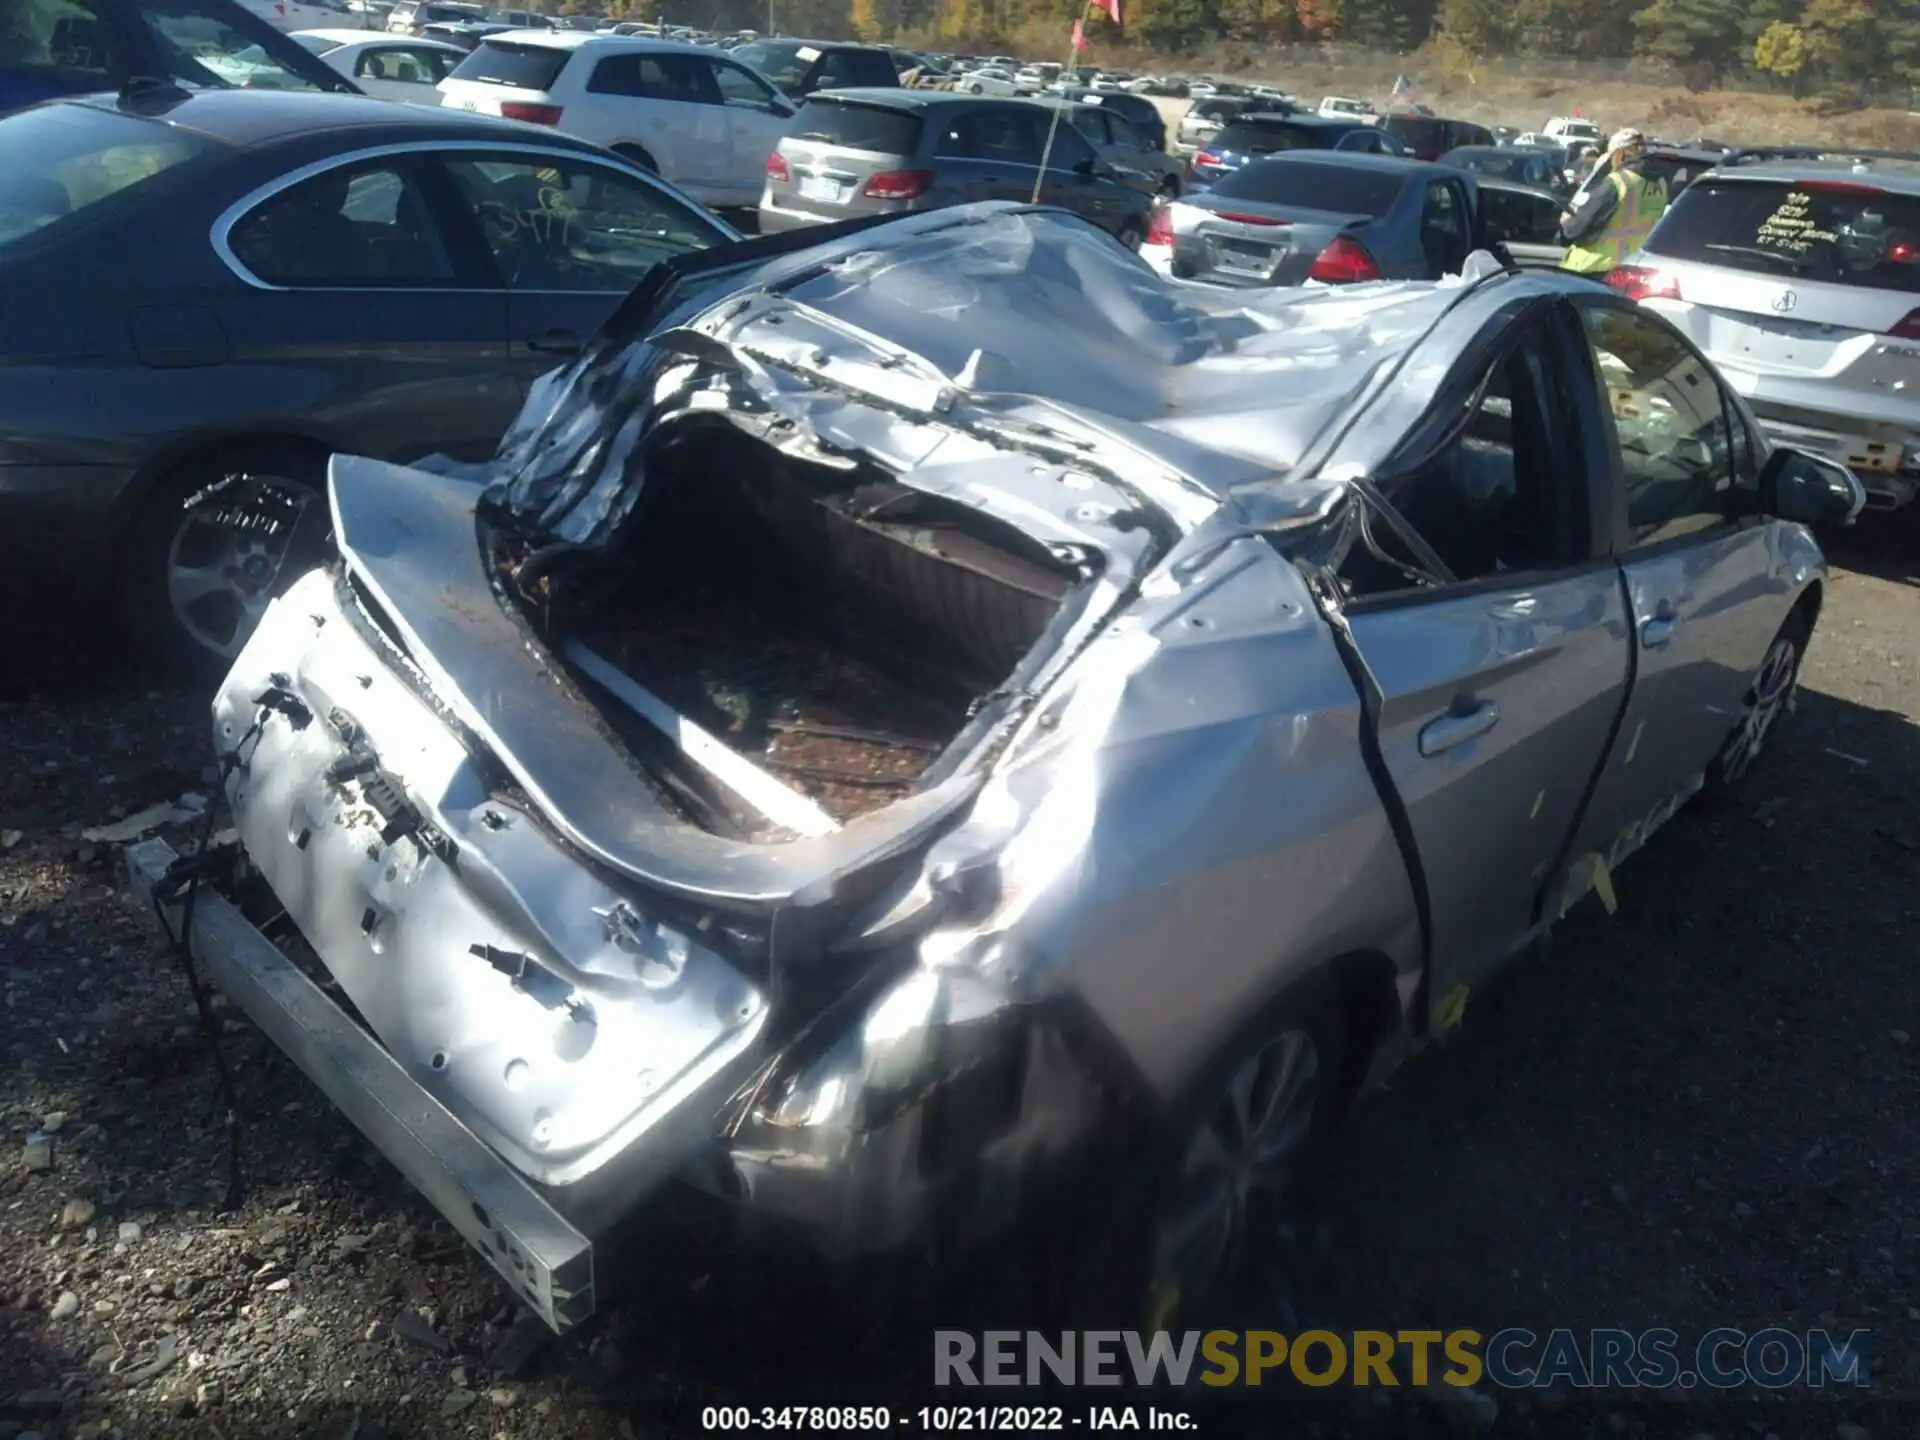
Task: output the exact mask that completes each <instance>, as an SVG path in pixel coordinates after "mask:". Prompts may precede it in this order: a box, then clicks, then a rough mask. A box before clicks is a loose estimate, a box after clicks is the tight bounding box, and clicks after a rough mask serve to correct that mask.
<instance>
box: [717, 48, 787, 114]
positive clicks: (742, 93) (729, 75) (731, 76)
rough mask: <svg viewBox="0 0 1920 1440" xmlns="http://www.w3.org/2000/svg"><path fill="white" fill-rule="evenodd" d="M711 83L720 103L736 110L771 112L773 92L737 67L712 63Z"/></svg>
mask: <svg viewBox="0 0 1920 1440" xmlns="http://www.w3.org/2000/svg"><path fill="white" fill-rule="evenodd" d="M712 69H713V83H714V85H715V86H716V87H717V88H718V90H719V91H720V103H721V104H723V105H730V106H732V107H733V108H734V109H736V110H759V111H761V112H763V113H771V112H772V111H773V108H774V106H773V91H772V89H771V88H770V87H768V86H767V85H765V84H763V83H762V82H761V81H759V80H756V79H755V78H754V77H753V76H751V75H749V74H748V73H747V72H746V71H745V70H742V69H741V68H740V67H739V66H738V65H724V64H721V63H719V62H717V61H716V62H714V63H713V65H712Z"/></svg>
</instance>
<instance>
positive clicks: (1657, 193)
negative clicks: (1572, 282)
mask: <svg viewBox="0 0 1920 1440" xmlns="http://www.w3.org/2000/svg"><path fill="white" fill-rule="evenodd" d="M1646 153H1647V137H1646V136H1644V135H1642V134H1641V133H1640V132H1639V131H1638V130H1620V131H1616V132H1615V134H1614V136H1613V139H1612V140H1610V141H1608V142H1607V156H1606V159H1605V160H1604V161H1602V162H1601V164H1600V165H1596V166H1595V167H1594V173H1593V175H1592V177H1590V178H1589V179H1588V181H1587V184H1586V187H1585V189H1586V199H1584V200H1582V201H1581V202H1580V204H1579V206H1578V207H1577V208H1575V209H1572V210H1568V211H1566V212H1565V213H1564V214H1562V215H1561V217H1560V238H1561V240H1562V241H1563V242H1565V244H1566V246H1567V255H1566V259H1564V260H1562V261H1561V262H1560V267H1561V268H1562V269H1563V270H1571V271H1572V272H1573V273H1574V274H1576V275H1604V274H1605V273H1606V272H1607V271H1609V270H1611V269H1613V267H1614V266H1616V265H1618V264H1620V263H1621V262H1622V261H1623V260H1625V259H1626V258H1627V256H1629V255H1631V254H1632V253H1633V252H1634V251H1635V250H1638V249H1639V248H1640V246H1641V244H1642V243H1643V242H1644V241H1645V240H1646V238H1647V235H1648V233H1649V232H1651V231H1652V229H1653V225H1654V222H1655V221H1656V220H1658V219H1659V218H1660V217H1661V216H1662V215H1663V214H1665V213H1666V209H1667V182H1666V181H1664V180H1662V179H1661V178H1660V177H1659V176H1658V175H1655V174H1651V173H1649V172H1648V171H1647V169H1646V167H1645V164H1644V157H1645V155H1646Z"/></svg>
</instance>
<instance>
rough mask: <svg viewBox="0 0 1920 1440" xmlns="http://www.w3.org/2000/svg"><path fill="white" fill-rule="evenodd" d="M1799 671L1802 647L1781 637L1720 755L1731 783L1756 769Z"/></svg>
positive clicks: (1769, 652) (1722, 769)
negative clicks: (1757, 761) (1754, 764)
mask: <svg viewBox="0 0 1920 1440" xmlns="http://www.w3.org/2000/svg"><path fill="white" fill-rule="evenodd" d="M1799 670H1800V647H1799V646H1798V644H1796V643H1795V641H1794V637H1793V636H1792V635H1778V636H1775V637H1774V641H1773V644H1772V645H1771V646H1769V647H1768V649H1767V655H1766V659H1764V660H1762V661H1761V662H1760V673H1759V674H1757V675H1756V676H1754V679H1753V686H1752V688H1751V689H1749V690H1748V691H1747V701H1746V706H1745V708H1744V709H1743V710H1742V712H1741V715H1740V719H1739V722H1738V723H1737V724H1735V726H1734V727H1733V733H1732V734H1731V735H1729V736H1728V737H1727V743H1726V746H1725V748H1724V749H1722V750H1721V752H1720V773H1721V775H1722V776H1723V777H1724V778H1725V780H1726V782H1727V783H1728V784H1732V783H1733V782H1735V781H1737V780H1739V779H1741V778H1742V777H1743V776H1744V775H1745V774H1746V773H1747V771H1749V770H1750V769H1752V768H1753V762H1754V761H1755V760H1756V759H1758V758H1759V756H1760V751H1761V749H1762V748H1763V747H1764V746H1765V744H1766V742H1767V734H1768V732H1769V731H1771V730H1772V729H1773V723H1774V721H1776V720H1778V719H1779V718H1780V714H1781V712H1782V711H1783V710H1785V709H1786V708H1787V705H1788V704H1789V703H1790V701H1791V699H1792V695H1793V682H1794V679H1795V677H1796V676H1797V675H1798V674H1799Z"/></svg>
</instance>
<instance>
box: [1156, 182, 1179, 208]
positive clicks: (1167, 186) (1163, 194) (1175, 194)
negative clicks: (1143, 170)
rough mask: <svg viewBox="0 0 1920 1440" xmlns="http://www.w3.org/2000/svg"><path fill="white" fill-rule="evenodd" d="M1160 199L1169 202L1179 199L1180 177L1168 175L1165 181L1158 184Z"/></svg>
mask: <svg viewBox="0 0 1920 1440" xmlns="http://www.w3.org/2000/svg"><path fill="white" fill-rule="evenodd" d="M1160 198H1161V199H1162V200H1166V201H1169V202H1171V201H1174V200H1178V199H1179V198H1180V177H1179V176H1178V175H1169V176H1167V178H1166V179H1165V180H1162V181H1161V182H1160Z"/></svg>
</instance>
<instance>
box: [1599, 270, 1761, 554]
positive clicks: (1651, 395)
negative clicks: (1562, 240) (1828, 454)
mask: <svg viewBox="0 0 1920 1440" xmlns="http://www.w3.org/2000/svg"><path fill="white" fill-rule="evenodd" d="M1581 320H1582V322H1583V323H1584V325H1585V328H1586V335H1587V341H1588V343H1589V344H1590V345H1591V346H1592V348H1593V359H1594V368H1595V371H1596V373H1597V375H1598V377H1599V383H1600V387H1601V400H1602V403H1604V404H1605V405H1606V406H1607V408H1608V409H1609V410H1611V411H1612V412H1613V428H1614V434H1615V437H1616V439H1617V441H1618V444H1619V448H1620V463H1621V473H1622V475H1623V476H1624V478H1625V483H1626V488H1627V523H1628V525H1629V527H1630V528H1631V529H1632V532H1633V543H1634V544H1635V545H1655V544H1659V543H1660V542H1661V541H1664V540H1671V539H1674V538H1676V537H1678V536H1682V535H1688V534H1693V533H1695V532H1698V531H1701V530H1709V529H1712V528H1714V527H1715V526H1717V525H1719V524H1720V523H1721V522H1723V521H1725V520H1728V519H1731V518H1733V517H1734V516H1735V515H1736V514H1737V513H1738V506H1737V505H1736V503H1735V500H1734V496H1733V456H1732V453H1731V449H1732V441H1731V437H1730V435H1729V432H1728V422H1727V415H1728V411H1727V407H1726V403H1725V401H1724V399H1723V398H1722V396H1721V393H1720V382H1719V381H1718V380H1716V379H1715V378H1714V374H1713V371H1712V370H1711V369H1710V368H1709V367H1708V365H1707V362H1706V361H1704V360H1702V359H1701V358H1700V357H1699V355H1697V354H1696V353H1695V352H1694V351H1693V350H1692V349H1690V348H1689V347H1688V346H1687V345H1686V344H1685V343H1684V342H1683V341H1682V340H1681V339H1680V337H1679V336H1678V335H1675V334H1673V333H1672V332H1671V331H1669V330H1668V329H1667V328H1666V326H1665V325H1663V324H1661V323H1660V322H1659V321H1658V320H1655V319H1653V318H1651V317H1650V316H1647V315H1645V314H1642V313H1640V312H1638V311H1632V310H1619V309H1615V308H1613V307H1611V306H1603V305H1585V306H1582V307H1581Z"/></svg>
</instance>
